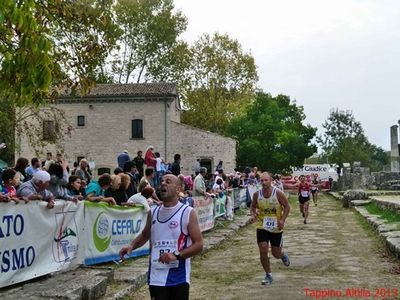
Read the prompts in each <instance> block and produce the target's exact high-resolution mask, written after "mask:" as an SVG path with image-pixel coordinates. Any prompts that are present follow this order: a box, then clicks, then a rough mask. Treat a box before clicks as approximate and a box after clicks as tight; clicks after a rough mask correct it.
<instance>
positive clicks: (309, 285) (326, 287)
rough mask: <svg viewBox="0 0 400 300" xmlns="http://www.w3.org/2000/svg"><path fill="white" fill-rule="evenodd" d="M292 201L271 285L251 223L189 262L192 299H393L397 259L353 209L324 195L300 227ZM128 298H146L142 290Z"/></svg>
mask: <svg viewBox="0 0 400 300" xmlns="http://www.w3.org/2000/svg"><path fill="white" fill-rule="evenodd" d="M291 204H292V211H291V213H290V215H289V218H288V222H287V225H286V231H285V234H284V247H285V249H286V251H287V253H288V254H289V256H290V259H291V266H290V267H289V268H286V267H285V266H284V265H283V264H282V262H281V261H279V260H276V259H272V271H273V276H274V283H273V284H272V285H269V286H262V285H261V280H262V278H263V275H264V273H263V270H262V268H261V265H260V264H259V258H258V249H257V245H256V242H255V227H254V225H250V226H247V227H246V228H244V229H242V230H241V231H240V232H239V233H238V235H237V236H236V237H235V238H233V239H231V240H229V241H226V242H224V243H223V244H222V245H221V246H220V247H218V248H217V249H215V250H212V251H210V252H208V253H206V254H205V255H203V256H201V257H197V258H196V259H195V260H194V261H193V272H192V285H191V293H190V294H191V299H285V300H286V299H288V300H289V299H290V300H291V299H317V296H318V295H319V296H320V298H319V299H339V298H341V299H395V298H396V297H394V293H395V292H396V291H395V289H397V292H398V293H399V294H400V275H399V270H400V264H399V262H398V261H396V260H395V259H393V258H392V257H391V256H389V255H387V253H386V251H385V250H384V245H383V244H382V242H381V241H379V240H378V238H377V236H376V235H375V233H373V232H371V230H370V228H369V227H368V225H366V223H364V221H363V220H362V218H361V217H360V216H359V215H357V213H356V212H354V211H353V210H350V209H343V208H342V207H341V204H340V203H339V202H338V201H336V200H334V199H332V198H328V197H327V196H323V197H322V201H321V202H320V203H319V205H318V206H317V207H315V206H313V205H312V206H311V205H310V208H311V215H310V219H309V224H307V225H304V224H303V222H302V218H301V216H300V213H299V212H298V206H297V203H296V200H295V199H291ZM306 289H308V291H306ZM347 289H349V290H347ZM352 289H353V290H352ZM355 289H357V290H355ZM322 293H326V294H325V295H327V296H326V297H325V298H323V297H322V296H323V294H322ZM346 293H347V294H346ZM339 295H340V296H341V297H338V296H339ZM397 298H398V299H400V295H398V296H397ZM132 299H149V296H148V292H147V288H146V287H144V288H142V289H141V290H140V291H139V292H137V293H136V294H134V295H132Z"/></svg>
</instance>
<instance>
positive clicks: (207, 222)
mask: <svg viewBox="0 0 400 300" xmlns="http://www.w3.org/2000/svg"><path fill="white" fill-rule="evenodd" d="M193 208H194V210H195V211H196V214H197V218H198V219H199V226H200V231H206V230H209V229H211V228H213V227H214V203H213V199H212V198H211V197H203V196H198V197H193Z"/></svg>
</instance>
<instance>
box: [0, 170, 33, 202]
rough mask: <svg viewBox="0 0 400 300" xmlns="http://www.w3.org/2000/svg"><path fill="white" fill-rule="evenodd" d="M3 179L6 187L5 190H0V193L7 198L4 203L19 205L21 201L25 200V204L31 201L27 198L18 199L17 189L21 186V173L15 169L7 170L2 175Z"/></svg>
mask: <svg viewBox="0 0 400 300" xmlns="http://www.w3.org/2000/svg"><path fill="white" fill-rule="evenodd" d="M1 179H2V180H3V185H4V186H3V189H2V190H0V192H2V193H3V196H5V198H4V199H3V201H9V200H11V201H15V202H16V203H18V202H19V200H25V202H28V201H29V200H28V199H27V198H24V197H17V190H16V188H15V187H16V186H18V185H19V184H20V181H19V173H18V172H17V171H15V170H14V169H6V170H4V171H3V173H2V174H1Z"/></svg>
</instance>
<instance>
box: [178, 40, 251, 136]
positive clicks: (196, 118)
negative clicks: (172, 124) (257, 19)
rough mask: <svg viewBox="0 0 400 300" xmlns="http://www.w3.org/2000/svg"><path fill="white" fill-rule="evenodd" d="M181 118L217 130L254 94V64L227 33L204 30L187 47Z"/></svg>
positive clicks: (227, 122)
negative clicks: (210, 33)
mask: <svg viewBox="0 0 400 300" xmlns="http://www.w3.org/2000/svg"><path fill="white" fill-rule="evenodd" d="M190 57H191V64H190V67H189V69H188V71H187V75H186V78H187V82H186V84H185V87H184V91H183V104H184V107H185V109H186V111H185V112H184V113H183V115H182V122H183V123H186V124H189V125H193V126H196V127H199V128H203V129H205V130H210V131H213V132H217V133H220V134H226V133H227V126H228V124H229V123H230V121H231V119H232V118H233V117H235V116H237V115H238V113H239V112H240V111H242V110H243V108H244V107H246V106H247V105H249V104H250V103H251V101H252V99H253V98H254V92H255V84H256V82H257V80H258V75H257V68H256V65H255V62H254V58H253V56H252V55H251V54H250V53H246V52H244V51H243V50H242V47H241V45H240V43H239V42H238V41H237V40H235V39H232V38H230V37H229V36H228V35H227V34H225V35H221V34H218V33H216V34H214V35H213V36H210V35H208V34H204V35H203V36H201V37H200V39H199V40H198V41H196V42H195V43H194V44H193V45H192V46H191V47H190Z"/></svg>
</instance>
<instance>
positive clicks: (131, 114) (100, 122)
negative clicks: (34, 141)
mask: <svg viewBox="0 0 400 300" xmlns="http://www.w3.org/2000/svg"><path fill="white" fill-rule="evenodd" d="M57 107H59V108H61V109H63V110H64V111H65V114H66V116H68V119H69V122H70V123H71V124H72V125H73V127H74V130H73V132H72V135H71V137H66V138H65V141H64V143H63V144H64V148H65V155H66V158H67V160H68V162H69V163H70V164H72V163H73V162H74V161H76V159H77V157H79V156H84V157H86V158H87V159H88V160H89V161H94V162H95V163H96V164H102V165H111V166H116V164H117V161H116V158H117V155H118V154H119V153H121V152H122V151H123V150H124V149H126V150H128V151H129V153H130V155H131V156H135V155H136V152H137V151H138V150H142V151H143V152H144V151H145V150H146V148H147V147H148V146H149V145H153V146H154V148H155V150H156V151H158V152H160V153H161V155H162V156H166V155H168V153H166V152H165V147H164V141H165V137H164V135H165V133H164V124H165V122H164V117H165V116H164V112H165V111H164V109H165V103H164V102H162V101H151V102H150V101H147V100H146V101H137V102H120V103H118V102H103V103H98V102H95V103H66V104H58V105H57ZM78 115H83V116H85V119H86V124H85V126H84V127H77V116H78ZM133 119H142V120H143V139H132V138H131V134H132V133H131V130H132V129H131V121H132V120H133ZM167 120H168V122H167V134H168V135H170V134H171V132H170V122H169V112H167ZM47 150H49V151H52V152H53V153H55V152H56V150H57V149H55V147H54V146H49V147H48V148H46V149H44V153H45V152H46V151H47ZM21 156H23V157H27V158H28V159H30V158H31V157H33V156H34V153H33V151H32V149H30V147H29V146H28V144H27V141H26V140H25V139H22V140H21ZM41 158H42V159H43V158H44V157H41Z"/></svg>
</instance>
